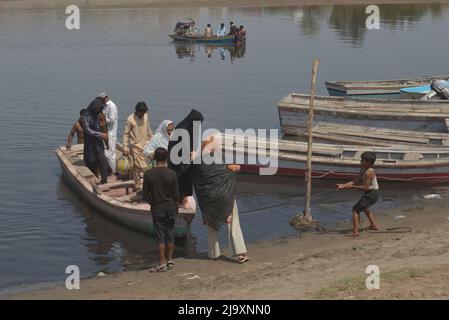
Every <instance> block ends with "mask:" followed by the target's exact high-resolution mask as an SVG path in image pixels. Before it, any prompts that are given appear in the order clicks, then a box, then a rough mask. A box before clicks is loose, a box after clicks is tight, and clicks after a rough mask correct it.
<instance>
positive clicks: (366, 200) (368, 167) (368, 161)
mask: <svg viewBox="0 0 449 320" xmlns="http://www.w3.org/2000/svg"><path fill="white" fill-rule="evenodd" d="M374 162H376V154H375V153H374V152H371V151H366V152H364V153H362V155H361V160H360V165H361V169H360V175H359V176H358V177H357V178H356V179H355V180H354V181H351V182H348V183H345V184H337V190H341V189H361V190H364V191H365V192H364V193H363V195H362V198H361V199H360V200H359V201H358V202H357V203H356V204H355V205H354V207H353V208H352V236H353V237H357V236H358V235H359V225H360V211H363V212H365V214H366V216H367V217H368V220H369V222H370V226H369V227H368V229H370V230H378V227H377V225H376V223H375V222H374V219H373V215H372V213H371V211H370V210H369V209H368V208H369V207H371V206H372V205H373V204H375V203H376V202H377V200H379V185H378V183H377V178H376V173H375V172H374V169H373V166H374Z"/></svg>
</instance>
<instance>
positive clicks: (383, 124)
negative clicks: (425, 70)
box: [278, 93, 449, 136]
mask: <svg viewBox="0 0 449 320" xmlns="http://www.w3.org/2000/svg"><path fill="white" fill-rule="evenodd" d="M309 101H310V97H309V96H308V95H303V94H294V93H292V94H289V95H287V96H286V97H284V98H283V99H282V100H281V101H280V102H279V103H278V112H279V120H280V125H281V130H282V132H283V133H284V134H288V135H295V136H304V135H305V133H306V128H307V114H308V110H309V107H308V104H309ZM447 117H449V104H448V103H447V102H445V101H443V100H439V101H438V100H437V101H432V102H430V101H416V100H381V99H366V100H362V99H350V98H346V99H345V98H343V97H325V96H316V97H315V106H314V123H338V124H340V125H341V126H342V128H343V127H344V126H346V125H352V126H363V127H373V128H382V129H397V130H411V131H422V132H424V131H425V132H440V133H441V132H447V131H448V127H447V124H446V118H447Z"/></svg>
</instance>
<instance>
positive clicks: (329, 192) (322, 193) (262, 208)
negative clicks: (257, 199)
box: [239, 190, 335, 213]
mask: <svg viewBox="0 0 449 320" xmlns="http://www.w3.org/2000/svg"><path fill="white" fill-rule="evenodd" d="M334 192H335V190H329V191H323V192H318V193H315V194H314V195H312V198H315V197H317V196H322V195H327V194H331V193H334ZM282 206H299V205H298V203H293V202H282V203H278V204H274V205H269V206H266V207H259V208H255V209H248V210H242V211H240V210H239V213H250V212H256V211H263V210H266V209H271V208H276V207H282Z"/></svg>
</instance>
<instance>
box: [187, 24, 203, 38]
mask: <svg viewBox="0 0 449 320" xmlns="http://www.w3.org/2000/svg"><path fill="white" fill-rule="evenodd" d="M199 33H200V29H198V27H197V26H196V24H195V20H192V21H191V22H190V26H189V30H187V32H186V34H187V36H188V37H194V36H197V35H198V34H199Z"/></svg>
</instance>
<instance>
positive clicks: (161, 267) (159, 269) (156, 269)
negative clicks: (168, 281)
mask: <svg viewBox="0 0 449 320" xmlns="http://www.w3.org/2000/svg"><path fill="white" fill-rule="evenodd" d="M167 270H168V268H167V265H166V264H163V265H155V266H154V267H152V268H151V269H150V272H166V271H167Z"/></svg>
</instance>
